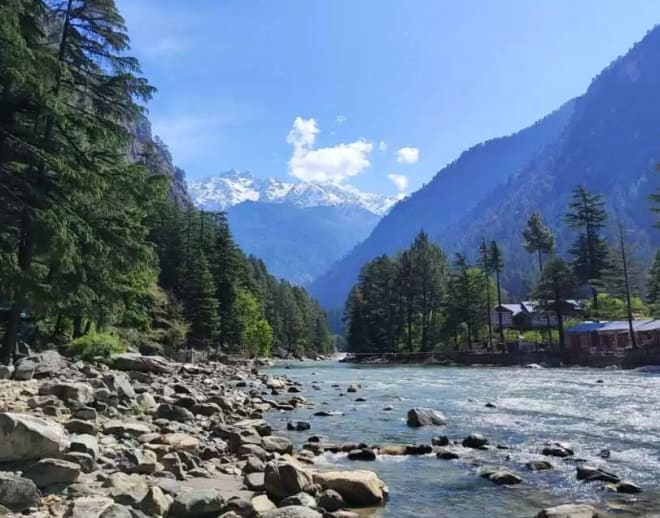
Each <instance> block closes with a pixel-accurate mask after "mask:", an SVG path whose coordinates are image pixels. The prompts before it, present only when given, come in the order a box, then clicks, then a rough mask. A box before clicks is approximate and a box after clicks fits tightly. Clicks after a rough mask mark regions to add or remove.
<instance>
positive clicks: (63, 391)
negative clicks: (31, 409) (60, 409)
mask: <svg viewBox="0 0 660 518" xmlns="http://www.w3.org/2000/svg"><path fill="white" fill-rule="evenodd" d="M39 395H41V396H57V397H58V398H60V399H61V400H62V401H64V402H65V403H79V404H81V405H87V404H89V403H92V402H93V401H94V399H95V397H94V389H93V388H92V387H90V386H89V385H88V384H87V383H67V382H58V383H49V382H47V383H44V384H42V385H41V386H40V387H39Z"/></svg>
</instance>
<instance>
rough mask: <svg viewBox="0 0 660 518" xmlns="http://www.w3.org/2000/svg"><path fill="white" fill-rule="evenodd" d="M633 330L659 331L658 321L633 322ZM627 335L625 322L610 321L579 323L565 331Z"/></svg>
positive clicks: (659, 322) (659, 321)
mask: <svg viewBox="0 0 660 518" xmlns="http://www.w3.org/2000/svg"><path fill="white" fill-rule="evenodd" d="M633 329H634V331H635V332H648V331H655V330H660V320H648V319H646V320H633ZM594 331H597V332H598V333H614V334H618V333H627V332H628V331H629V327H628V321H627V320H612V321H609V322H608V321H604V322H590V321H587V322H581V323H579V324H577V325H576V326H573V327H571V328H569V329H566V333H569V334H575V333H592V332H594Z"/></svg>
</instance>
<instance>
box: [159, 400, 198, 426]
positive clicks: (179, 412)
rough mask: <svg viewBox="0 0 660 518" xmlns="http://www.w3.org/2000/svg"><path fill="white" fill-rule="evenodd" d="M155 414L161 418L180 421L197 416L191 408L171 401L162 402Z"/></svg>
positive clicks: (184, 421)
mask: <svg viewBox="0 0 660 518" xmlns="http://www.w3.org/2000/svg"><path fill="white" fill-rule="evenodd" d="M155 416H156V417H157V418H159V419H167V420H168V421H179V422H180V423H186V422H188V421H192V420H194V419H195V416H194V415H193V414H192V412H191V411H190V410H187V409H185V408H184V407H182V406H176V405H170V404H169V403H163V404H161V405H160V406H159V407H158V409H157V410H156V414H155Z"/></svg>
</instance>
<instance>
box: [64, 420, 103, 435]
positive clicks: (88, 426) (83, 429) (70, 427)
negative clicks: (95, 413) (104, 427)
mask: <svg viewBox="0 0 660 518" xmlns="http://www.w3.org/2000/svg"><path fill="white" fill-rule="evenodd" d="M64 428H66V431H67V432H69V433H78V434H87V435H96V434H97V433H98V431H99V430H98V427H97V426H96V423H90V422H89V421H83V420H82V419H71V420H70V421H67V422H66V423H64Z"/></svg>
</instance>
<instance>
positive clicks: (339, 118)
mask: <svg viewBox="0 0 660 518" xmlns="http://www.w3.org/2000/svg"><path fill="white" fill-rule="evenodd" d="M347 120H348V117H346V115H337V117H336V118H335V122H336V123H337V124H339V125H340V126H341V125H342V124H344V123H345V122H346V121H347Z"/></svg>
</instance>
